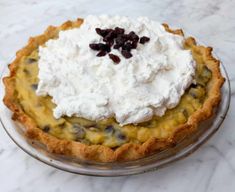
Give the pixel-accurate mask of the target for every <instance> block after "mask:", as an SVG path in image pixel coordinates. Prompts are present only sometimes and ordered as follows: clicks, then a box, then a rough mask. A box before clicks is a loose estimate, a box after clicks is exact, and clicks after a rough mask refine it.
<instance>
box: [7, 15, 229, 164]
mask: <svg viewBox="0 0 235 192" xmlns="http://www.w3.org/2000/svg"><path fill="white" fill-rule="evenodd" d="M82 22H83V19H80V18H79V19H77V20H76V21H73V22H72V21H67V22H65V23H64V24H62V25H61V26H59V27H54V26H49V27H48V28H47V30H46V31H45V32H44V33H43V34H42V35H39V36H36V37H31V38H30V39H29V41H28V44H27V45H26V46H25V47H24V48H22V49H21V50H19V51H18V52H17V53H16V58H15V60H14V61H13V62H12V63H11V64H10V65H9V70H10V75H9V76H8V77H5V78H3V82H4V84H5V91H6V94H5V97H4V99H3V101H4V103H5V105H6V106H7V107H8V108H9V109H10V110H11V111H12V112H13V116H12V119H13V120H17V121H19V122H20V123H21V124H23V125H24V127H25V135H26V137H28V138H30V139H32V140H34V141H38V142H40V143H42V144H44V145H45V146H46V147H47V149H48V151H49V152H51V153H55V154H60V155H65V156H68V157H75V158H79V159H82V160H91V161H96V162H114V161H130V160H135V159H139V158H143V157H145V156H148V155H150V154H152V153H156V152H159V151H162V150H164V149H167V148H169V147H172V146H174V145H176V144H177V143H178V142H179V141H181V140H182V139H184V138H186V137H190V135H191V134H193V133H194V132H195V131H196V130H197V127H198V124H199V123H200V122H201V121H203V120H206V119H208V118H210V117H211V116H212V115H213V108H214V107H216V106H217V105H218V104H219V102H220V99H221V90H220V89H221V87H222V85H223V82H224V81H225V79H224V78H223V77H222V76H221V73H220V61H219V60H217V59H215V58H214V57H213V56H212V48H211V47H204V46H199V45H197V44H196V41H195V39H194V38H193V37H188V38H186V40H185V47H190V48H191V50H194V51H195V52H196V53H197V54H199V55H200V56H201V57H202V59H203V62H204V63H205V65H206V66H207V68H208V69H209V70H210V71H211V73H212V77H211V79H210V84H209V86H208V90H207V98H206V99H205V100H204V103H203V105H202V107H201V108H200V109H198V110H197V111H195V112H194V113H193V114H192V115H191V116H190V117H189V118H188V120H187V122H186V123H184V124H181V125H179V126H177V127H175V128H174V130H175V131H174V133H173V134H172V136H170V137H168V138H164V139H159V138H153V137H152V138H149V139H148V140H147V141H145V142H144V143H142V144H138V143H125V144H123V145H121V146H119V147H117V148H114V149H112V148H110V147H107V146H104V145H86V144H84V143H81V142H77V141H70V140H65V139H58V138H56V137H55V136H53V135H50V134H48V133H46V132H44V131H42V130H41V129H40V128H38V127H37V124H36V122H35V121H34V119H33V118H31V117H30V116H29V115H27V114H26V113H25V112H24V110H23V109H22V107H21V106H20V105H19V104H18V101H17V99H16V98H15V95H14V90H15V86H14V81H15V78H14V77H15V76H16V73H17V66H18V65H19V63H20V60H21V58H22V57H24V56H27V55H29V54H30V53H31V52H32V51H33V50H35V49H37V48H38V46H39V45H42V44H44V43H45V42H46V41H47V40H49V39H51V38H54V37H55V36H56V35H57V34H58V33H59V31H61V30H67V29H70V28H74V27H79V26H80V25H81V24H82ZM163 26H164V27H165V29H166V31H168V32H170V33H174V34H177V35H181V36H184V34H183V31H182V30H181V29H177V30H172V29H170V28H169V26H168V25H167V24H163Z"/></svg>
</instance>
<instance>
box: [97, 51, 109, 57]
mask: <svg viewBox="0 0 235 192" xmlns="http://www.w3.org/2000/svg"><path fill="white" fill-rule="evenodd" d="M106 54H107V52H106V51H100V52H99V53H97V55H96V56H97V57H103V56H105V55H106Z"/></svg>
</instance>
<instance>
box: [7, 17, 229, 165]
mask: <svg viewBox="0 0 235 192" xmlns="http://www.w3.org/2000/svg"><path fill="white" fill-rule="evenodd" d="M9 69H10V75H9V76H8V77H5V78H4V79H3V81H4V84H5V91H6V94H5V97H4V100H3V101H4V103H5V105H6V106H7V107H8V108H9V109H10V110H11V111H12V112H13V119H14V120H16V121H19V122H20V123H21V124H23V125H24V127H25V130H26V131H25V135H26V136H27V137H28V138H30V139H32V140H36V141H38V142H40V143H42V144H44V145H45V146H46V147H47V149H48V150H49V151H50V152H51V153H55V154H60V155H65V156H67V157H75V158H79V159H82V160H91V161H97V162H114V161H131V160H135V159H139V158H143V157H146V156H148V155H151V154H153V153H156V152H159V151H162V150H165V149H167V148H170V147H172V146H174V145H176V144H177V143H178V142H180V141H181V140H182V139H184V138H186V137H190V135H192V134H193V133H194V132H195V131H196V130H197V128H198V125H199V123H200V122H202V121H204V120H206V119H208V118H210V117H211V116H212V115H213V110H214V108H215V107H217V106H218V104H219V102H220V99H221V87H222V85H223V82H224V80H225V79H224V78H223V77H222V76H221V73H220V61H219V60H217V59H215V58H214V57H213V55H212V48H211V47H204V46H201V45H197V44H196V41H195V39H194V38H193V37H187V38H186V37H184V34H183V31H182V30H181V29H177V30H172V29H170V28H169V26H168V25H167V24H159V23H158V22H155V21H152V20H149V19H148V18H145V17H140V18H138V19H130V18H127V17H120V16H115V17H108V16H88V17H87V18H85V19H77V20H76V21H67V22H65V23H64V24H62V25H61V26H58V27H54V26H49V27H48V29H47V30H46V31H45V32H44V33H43V34H42V35H39V36H36V37H32V38H30V39H29V41H28V44H27V45H26V46H25V47H24V48H22V49H21V50H19V51H18V52H17V54H16V58H15V60H14V61H13V62H12V63H11V64H10V65H9Z"/></svg>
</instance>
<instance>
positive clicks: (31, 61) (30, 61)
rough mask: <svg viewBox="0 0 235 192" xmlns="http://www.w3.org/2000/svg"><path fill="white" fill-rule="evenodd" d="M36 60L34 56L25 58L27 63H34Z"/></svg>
mask: <svg viewBox="0 0 235 192" xmlns="http://www.w3.org/2000/svg"><path fill="white" fill-rule="evenodd" d="M36 61H37V59H35V58H27V60H26V62H27V63H28V64H33V63H35V62H36Z"/></svg>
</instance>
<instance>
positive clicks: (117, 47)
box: [113, 44, 121, 49]
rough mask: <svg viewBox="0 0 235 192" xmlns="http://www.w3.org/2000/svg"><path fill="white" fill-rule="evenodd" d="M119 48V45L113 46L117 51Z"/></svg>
mask: <svg viewBox="0 0 235 192" xmlns="http://www.w3.org/2000/svg"><path fill="white" fill-rule="evenodd" d="M120 47H121V45H118V44H115V45H114V46H113V48H114V49H119V48H120Z"/></svg>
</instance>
